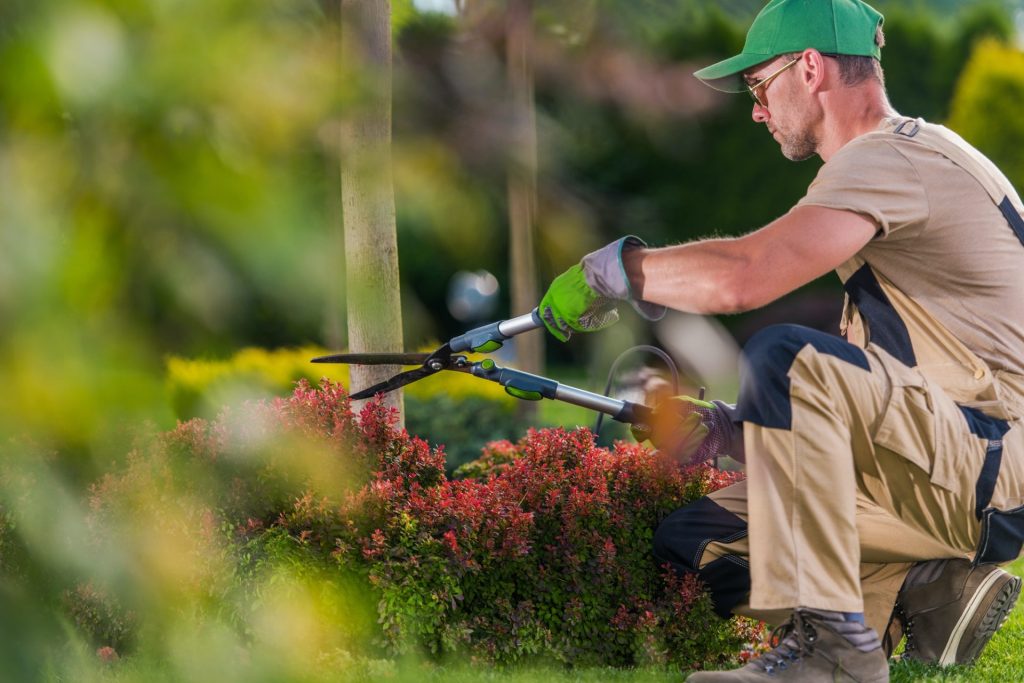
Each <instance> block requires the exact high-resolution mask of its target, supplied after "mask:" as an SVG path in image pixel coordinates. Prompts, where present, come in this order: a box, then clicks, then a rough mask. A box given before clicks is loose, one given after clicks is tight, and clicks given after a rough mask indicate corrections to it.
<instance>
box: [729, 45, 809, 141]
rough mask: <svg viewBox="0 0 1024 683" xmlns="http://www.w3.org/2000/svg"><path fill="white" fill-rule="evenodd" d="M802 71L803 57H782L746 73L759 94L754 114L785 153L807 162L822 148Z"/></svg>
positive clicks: (752, 113) (746, 78)
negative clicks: (819, 147) (803, 87)
mask: <svg viewBox="0 0 1024 683" xmlns="http://www.w3.org/2000/svg"><path fill="white" fill-rule="evenodd" d="M800 73H801V64H800V63H799V58H794V57H786V56H782V57H776V58H775V59H772V60H770V61H768V62H765V63H764V64H761V65H759V66H757V67H754V68H753V69H751V70H750V71H747V72H746V73H745V74H743V80H744V81H746V83H747V86H748V87H750V88H751V90H752V94H754V95H755V102H754V109H753V111H752V112H751V116H752V117H753V119H754V121H757V122H758V123H764V124H765V125H766V126H767V127H768V131H769V132H770V133H771V134H772V137H774V138H775V141H776V142H778V143H779V146H780V147H781V149H782V154H783V156H785V157H786V158H787V159H790V160H792V161H803V160H804V159H807V158H808V157H810V156H812V155H813V154H814V153H815V152H817V151H818V139H817V137H816V136H815V134H814V129H813V126H812V123H813V121H812V117H811V115H810V111H809V107H808V106H807V105H808V104H809V103H808V102H807V100H806V95H805V93H804V92H803V89H802V88H801V87H800V81H799V76H800Z"/></svg>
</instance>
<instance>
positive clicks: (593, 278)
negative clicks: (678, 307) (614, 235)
mask: <svg viewBox="0 0 1024 683" xmlns="http://www.w3.org/2000/svg"><path fill="white" fill-rule="evenodd" d="M643 246H646V245H645V244H644V242H643V240H641V239H639V238H637V237H633V236H629V237H623V238H622V239H620V240H617V241H615V242H612V243H611V244H609V245H607V246H605V247H602V248H601V249H598V250H597V251H594V252H591V253H589V254H587V255H586V256H584V257H583V260H582V261H580V262H579V264H577V265H575V266H573V267H572V268H570V269H569V270H567V271H565V272H564V273H562V274H561V275H559V276H558V277H557V278H555V280H554V281H553V282H552V283H551V286H550V287H549V288H548V291H547V293H546V294H545V295H544V298H543V299H541V301H540V306H538V308H539V309H540V317H541V320H543V321H544V325H545V327H547V328H548V331H549V332H551V334H553V335H554V336H555V338H556V339H558V340H559V341H563V342H564V341H568V339H569V337H570V336H571V335H572V333H573V332H574V331H575V332H595V331H597V330H601V329H604V328H605V327H608V326H609V325H611V324H612V323H614V322H616V321H617V320H618V319H619V312H618V310H616V302H617V301H620V300H621V301H629V302H630V303H631V304H632V305H633V307H634V308H635V309H636V310H637V312H638V313H640V315H642V316H643V317H645V318H647V319H648V320H657V319H659V318H661V317H662V316H663V315H665V307H664V306H656V305H652V304H646V303H643V302H640V301H636V300H634V299H633V295H632V292H631V291H630V288H629V279H628V277H627V276H626V271H625V267H624V266H623V264H622V253H623V251H626V250H629V249H635V248H638V247H643Z"/></svg>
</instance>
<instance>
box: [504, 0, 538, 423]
mask: <svg viewBox="0 0 1024 683" xmlns="http://www.w3.org/2000/svg"><path fill="white" fill-rule="evenodd" d="M532 11H533V10H532V4H531V0H508V5H507V9H506V61H507V71H508V83H509V96H510V98H511V112H512V131H511V136H510V140H509V143H510V146H509V149H510V156H509V160H510V164H509V175H508V207H509V258H510V262H509V279H510V280H511V285H512V296H511V309H512V310H511V314H512V315H513V316H517V315H522V314H523V313H529V312H530V311H531V310H532V309H533V308H534V307H535V306H536V305H537V302H538V301H539V300H540V296H539V295H538V291H537V263H536V259H535V257H534V230H535V227H534V226H535V225H536V220H537V121H536V112H535V109H534V100H533V55H532V50H533V18H532ZM516 354H517V359H516V363H517V365H518V367H519V368H521V369H523V370H525V371H527V372H532V373H535V374H542V373H543V371H544V336H543V335H542V334H540V333H536V332H535V333H532V334H526V335H523V336H521V337H517V338H516ZM536 408H537V407H536V404H533V403H529V402H526V401H524V402H522V404H521V406H520V414H522V415H524V416H526V417H528V418H533V417H535V416H536Z"/></svg>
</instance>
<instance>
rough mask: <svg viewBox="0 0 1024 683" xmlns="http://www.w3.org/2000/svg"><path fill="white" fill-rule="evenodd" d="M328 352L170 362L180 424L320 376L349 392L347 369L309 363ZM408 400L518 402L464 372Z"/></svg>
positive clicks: (441, 378) (417, 388) (423, 387)
mask: <svg viewBox="0 0 1024 683" xmlns="http://www.w3.org/2000/svg"><path fill="white" fill-rule="evenodd" d="M327 353H330V352H329V351H327V350H326V349H322V348H319V347H315V346H304V347H300V348H293V349H274V350H267V349H260V348H245V349H242V350H240V351H239V352H238V353H236V354H235V355H234V356H233V357H231V358H227V359H220V360H217V359H193V358H180V357H174V356H172V357H170V358H168V359H167V377H168V385H169V391H170V395H171V401H172V404H173V406H174V410H175V413H176V414H177V416H178V417H179V418H181V419H187V418H190V417H195V416H198V415H211V414H214V413H215V412H216V411H217V410H218V409H219V408H220V406H222V405H225V404H228V403H232V402H235V401H237V400H239V399H242V398H257V397H261V396H268V395H281V396H283V395H287V394H288V393H290V392H291V390H292V388H293V385H294V384H295V382H296V381H298V380H299V379H302V378H305V379H308V380H310V381H312V382H316V381H318V380H319V379H321V378H322V377H327V378H328V379H331V380H334V381H336V382H341V383H342V384H344V385H345V386H346V387H347V388H351V387H349V376H348V366H347V365H334V364H314V363H310V362H309V361H310V359H311V358H315V357H316V356H322V355H325V354H327ZM405 391H406V396H408V397H410V398H418V399H429V398H431V397H433V396H436V395H438V394H444V395H445V396H448V397H449V398H451V399H453V400H460V399H465V398H470V397H472V398H481V399H490V400H495V401H507V402H509V403H511V402H512V401H514V399H512V398H509V397H508V396H506V394H505V392H504V390H503V389H502V388H501V387H500V386H498V385H497V384H495V383H493V382H486V381H484V380H481V379H478V378H476V377H471V376H469V375H468V374H464V373H461V372H443V373H441V374H440V375H438V376H437V377H429V378H427V379H425V380H422V381H420V382H416V383H414V384H410V385H409V386H408V387H407V388H406V390H405Z"/></svg>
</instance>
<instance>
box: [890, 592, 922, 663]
mask: <svg viewBox="0 0 1024 683" xmlns="http://www.w3.org/2000/svg"><path fill="white" fill-rule="evenodd" d="M896 612H897V614H898V616H899V620H900V623H901V624H903V635H904V636H905V637H906V639H907V642H906V644H905V645H904V646H903V652H904V653H908V652H913V651H914V650H915V649H917V641H915V640H914V617H908V616H907V613H906V611H905V610H904V609H903V605H901V604H899V603H896ZM894 645H895V643H894Z"/></svg>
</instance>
